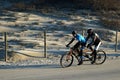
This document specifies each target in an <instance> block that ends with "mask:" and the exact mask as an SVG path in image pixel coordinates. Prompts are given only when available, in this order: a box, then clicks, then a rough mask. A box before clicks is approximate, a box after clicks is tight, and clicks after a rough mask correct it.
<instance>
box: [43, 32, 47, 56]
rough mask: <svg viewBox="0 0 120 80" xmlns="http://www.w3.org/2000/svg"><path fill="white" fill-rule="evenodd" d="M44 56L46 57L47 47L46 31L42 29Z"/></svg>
mask: <svg viewBox="0 0 120 80" xmlns="http://www.w3.org/2000/svg"><path fill="white" fill-rule="evenodd" d="M44 57H45V58H46V57H47V49H46V31H44Z"/></svg>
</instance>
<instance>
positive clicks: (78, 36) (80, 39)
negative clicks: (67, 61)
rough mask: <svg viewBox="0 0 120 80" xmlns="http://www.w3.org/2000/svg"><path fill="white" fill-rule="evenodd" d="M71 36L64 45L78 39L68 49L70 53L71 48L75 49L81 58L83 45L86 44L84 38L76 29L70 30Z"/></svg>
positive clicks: (81, 61)
mask: <svg viewBox="0 0 120 80" xmlns="http://www.w3.org/2000/svg"><path fill="white" fill-rule="evenodd" d="M72 35H73V38H72V40H71V41H70V42H69V43H68V44H67V45H66V47H68V46H69V45H70V44H71V43H72V42H73V41H74V40H75V39H76V40H77V41H78V42H77V43H76V44H75V45H74V46H73V47H72V48H71V50H70V53H69V54H70V55H71V54H72V50H75V49H76V50H77V52H78V53H79V56H80V57H81V59H82V55H83V49H84V47H85V44H86V39H85V38H84V37H83V36H82V35H81V34H77V33H76V31H73V32H72ZM80 46H81V48H80V52H79V50H78V48H79V47H80ZM82 63H83V60H80V62H79V63H78V65H80V64H82Z"/></svg>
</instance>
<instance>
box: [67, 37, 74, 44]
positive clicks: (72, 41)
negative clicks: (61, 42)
mask: <svg viewBox="0 0 120 80" xmlns="http://www.w3.org/2000/svg"><path fill="white" fill-rule="evenodd" d="M74 40H75V38H72V40H71V41H70V42H69V43H68V44H67V45H70V44H71V43H72V42H73V41H74Z"/></svg>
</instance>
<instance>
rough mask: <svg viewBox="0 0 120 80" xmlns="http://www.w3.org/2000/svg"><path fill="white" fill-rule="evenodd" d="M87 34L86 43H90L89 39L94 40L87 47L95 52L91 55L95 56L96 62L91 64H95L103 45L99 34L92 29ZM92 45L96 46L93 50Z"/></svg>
mask: <svg viewBox="0 0 120 80" xmlns="http://www.w3.org/2000/svg"><path fill="white" fill-rule="evenodd" d="M87 33H88V36H87V38H86V42H87V41H88V39H89V38H91V39H92V41H91V42H90V43H89V44H88V45H87V47H88V48H90V49H91V51H93V52H92V54H91V55H94V60H93V61H92V62H91V64H94V63H95V60H96V51H97V50H98V48H99V46H100V45H101V39H100V38H99V36H98V34H97V33H95V32H94V31H93V30H92V29H88V30H87ZM92 45H94V46H95V47H94V49H93V48H92Z"/></svg>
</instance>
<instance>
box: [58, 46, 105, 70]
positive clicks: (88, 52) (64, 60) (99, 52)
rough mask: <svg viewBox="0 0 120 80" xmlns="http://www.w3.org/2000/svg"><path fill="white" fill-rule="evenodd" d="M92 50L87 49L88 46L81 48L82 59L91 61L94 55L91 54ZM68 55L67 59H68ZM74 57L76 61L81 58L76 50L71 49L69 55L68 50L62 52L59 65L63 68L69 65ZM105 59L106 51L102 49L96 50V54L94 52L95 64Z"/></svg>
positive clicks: (101, 62)
mask: <svg viewBox="0 0 120 80" xmlns="http://www.w3.org/2000/svg"><path fill="white" fill-rule="evenodd" d="M91 54H92V51H91V50H89V49H88V48H86V49H84V50H83V57H84V58H83V61H91V62H92V61H93V60H94V55H91ZM68 57H69V59H68ZM74 58H76V59H77V61H78V62H79V61H80V60H81V58H80V57H79V56H78V53H77V51H76V50H74V51H72V54H71V55H69V51H68V52H66V53H65V54H63V55H62V56H61V58H60V65H61V67H63V68H65V67H70V66H71V65H72V64H73V61H74ZM105 60H106V53H105V51H104V50H97V54H96V61H95V64H97V65H99V64H103V63H104V62H105Z"/></svg>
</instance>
